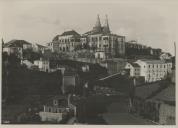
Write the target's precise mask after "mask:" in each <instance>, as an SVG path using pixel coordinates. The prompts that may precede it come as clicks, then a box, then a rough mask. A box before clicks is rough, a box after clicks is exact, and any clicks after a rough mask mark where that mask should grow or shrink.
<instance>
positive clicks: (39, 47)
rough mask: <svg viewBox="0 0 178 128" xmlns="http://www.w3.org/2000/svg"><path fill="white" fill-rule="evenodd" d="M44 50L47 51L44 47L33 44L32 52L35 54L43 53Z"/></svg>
mask: <svg viewBox="0 0 178 128" xmlns="http://www.w3.org/2000/svg"><path fill="white" fill-rule="evenodd" d="M46 49H47V47H46V46H43V45H40V44H37V43H35V44H33V51H35V52H41V53H44V52H45V50H46Z"/></svg>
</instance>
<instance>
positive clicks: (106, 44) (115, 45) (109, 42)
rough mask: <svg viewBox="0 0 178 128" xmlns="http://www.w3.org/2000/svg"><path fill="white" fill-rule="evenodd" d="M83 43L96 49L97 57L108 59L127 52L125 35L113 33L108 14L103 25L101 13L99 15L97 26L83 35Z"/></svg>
mask: <svg viewBox="0 0 178 128" xmlns="http://www.w3.org/2000/svg"><path fill="white" fill-rule="evenodd" d="M81 43H82V44H83V45H84V44H86V45H87V46H89V48H90V49H93V50H94V51H95V58H99V59H107V58H112V57H121V56H124V54H125V37H124V36H119V35H116V34H112V33H111V31H110V27H109V23H108V18H107V15H106V19H105V23H104V25H103V26H101V23H100V18H99V15H98V16H97V21H96V24H95V26H94V27H93V29H92V30H91V31H89V32H86V33H84V34H83V35H82V37H81Z"/></svg>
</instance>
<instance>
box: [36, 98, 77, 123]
mask: <svg viewBox="0 0 178 128" xmlns="http://www.w3.org/2000/svg"><path fill="white" fill-rule="evenodd" d="M70 98H71V96H70V95H69V96H65V95H61V96H55V97H52V98H50V99H49V100H48V101H47V103H45V104H44V105H43V110H42V111H40V112H39V115H40V117H41V121H43V122H51V123H60V122H61V121H62V120H65V119H67V118H68V117H70V116H74V115H75V114H76V106H75V105H73V104H72V103H71V102H70Z"/></svg>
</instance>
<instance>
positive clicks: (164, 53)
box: [159, 52, 172, 60]
mask: <svg viewBox="0 0 178 128" xmlns="http://www.w3.org/2000/svg"><path fill="white" fill-rule="evenodd" d="M171 57H172V55H171V54H170V53H166V52H163V53H162V54H161V55H160V56H159V58H160V59H161V60H170V59H171Z"/></svg>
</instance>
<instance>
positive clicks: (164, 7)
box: [0, 0, 177, 54]
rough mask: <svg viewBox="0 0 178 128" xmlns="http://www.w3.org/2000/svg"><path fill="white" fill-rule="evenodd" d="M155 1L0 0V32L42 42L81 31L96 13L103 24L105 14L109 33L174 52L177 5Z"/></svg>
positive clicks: (89, 25)
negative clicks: (68, 31) (63, 33)
mask: <svg viewBox="0 0 178 128" xmlns="http://www.w3.org/2000/svg"><path fill="white" fill-rule="evenodd" d="M155 1H156V2H155ZM155 1H154V2H153V1H152V2H148V1H141V0H140V1H137V0H132V1H131V0H125V1H123V0H120V1H117V2H116V1H110V2H107V1H102V0H97V1H96V2H94V1H93V0H90V1H89V0H88V1H86V0H84V1H75V2H74V1H70V0H67V1H65V2H64V1H57V0H36V1H34V0H31V1H27V0H23V1H22V0H14V1H10V0H6V1H5V0H1V3H2V4H1V10H0V13H1V17H0V18H1V19H0V28H1V30H0V35H1V36H2V38H3V39H4V41H5V42H8V41H10V40H12V39H23V40H27V41H29V42H31V43H39V44H44V45H45V44H46V43H48V42H51V41H52V39H53V37H54V36H56V35H58V34H61V33H62V32H64V31H67V30H71V29H73V30H75V31H77V32H78V33H79V34H83V33H85V32H87V31H89V30H91V29H92V28H93V26H94V25H95V22H96V17H97V14H99V16H100V20H101V23H102V24H103V23H104V19H105V15H106V14H107V15H108V19H109V25H110V30H111V32H112V33H114V34H118V35H122V36H125V37H126V40H127V41H129V40H137V41H138V43H140V44H144V45H147V46H151V47H153V48H161V49H163V51H165V52H170V53H172V54H173V53H174V45H173V43H174V41H176V20H177V15H176V12H177V11H176V7H177V5H176V4H175V3H174V2H168V0H167V1H166V0H163V1H165V2H159V1H158V0H155Z"/></svg>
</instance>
